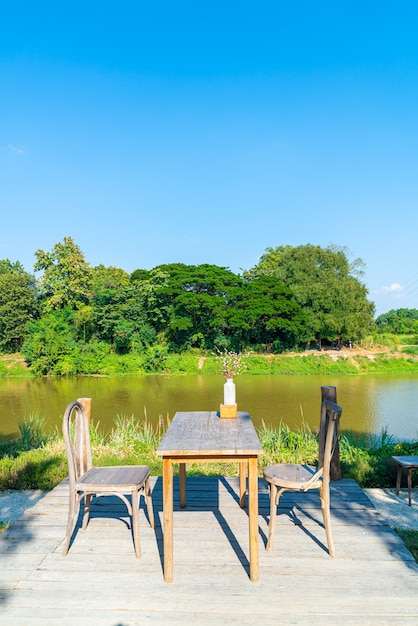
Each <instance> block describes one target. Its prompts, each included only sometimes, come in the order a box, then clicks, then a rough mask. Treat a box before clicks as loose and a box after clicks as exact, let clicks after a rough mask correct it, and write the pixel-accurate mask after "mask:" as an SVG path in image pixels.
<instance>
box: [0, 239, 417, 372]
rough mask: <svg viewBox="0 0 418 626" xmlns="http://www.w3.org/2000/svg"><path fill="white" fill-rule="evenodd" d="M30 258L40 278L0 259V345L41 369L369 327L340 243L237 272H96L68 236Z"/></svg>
mask: <svg viewBox="0 0 418 626" xmlns="http://www.w3.org/2000/svg"><path fill="white" fill-rule="evenodd" d="M35 259H36V262H35V264H34V271H35V272H38V273H40V277H39V278H38V279H35V277H34V275H32V274H30V273H28V272H27V271H25V269H24V268H23V266H22V265H21V263H20V262H19V261H16V262H11V261H10V260H9V259H5V260H0V351H1V352H2V353H12V352H18V351H21V352H22V353H23V354H24V356H25V358H26V360H27V362H28V364H29V365H30V366H31V367H32V369H33V371H34V372H35V373H37V374H48V373H95V370H96V368H97V362H98V361H100V359H101V358H104V357H105V355H107V354H109V353H115V354H118V355H128V354H131V355H132V354H134V355H141V356H142V358H143V360H144V363H148V367H149V369H150V370H152V369H153V368H155V366H156V362H157V361H158V359H161V358H162V356H163V355H164V354H167V353H182V352H186V351H190V350H193V349H194V350H199V351H201V352H202V353H205V352H208V351H213V350H215V349H217V350H223V349H228V350H234V351H243V350H248V349H250V350H253V351H256V352H261V351H264V352H274V353H281V352H284V351H287V350H298V349H305V348H306V347H321V346H322V345H323V344H324V342H325V343H328V344H338V345H341V344H343V343H345V342H349V341H350V342H358V341H360V340H361V339H362V338H363V337H364V336H365V334H368V333H370V330H371V328H372V326H373V325H374V323H375V322H374V321H373V316H374V310H375V309H374V304H373V303H372V302H370V301H369V300H368V298H367V296H368V294H367V289H366V287H365V285H364V284H363V283H362V281H361V278H362V275H363V274H362V273H363V263H362V261H361V260H360V259H357V260H355V261H354V262H350V261H349V259H348V258H347V254H346V252H345V250H344V249H343V248H339V247H336V246H329V247H327V248H321V247H320V246H314V245H304V246H297V247H292V246H279V247H277V248H274V249H273V248H268V249H267V250H266V252H265V253H264V254H263V255H262V257H261V258H260V261H259V262H258V263H257V265H255V266H254V267H253V268H251V269H250V270H247V271H244V272H243V273H242V274H235V273H234V272H232V271H231V270H229V269H228V268H226V267H218V266H216V265H210V264H203V265H185V264H183V263H171V264H164V265H159V266H157V267H155V268H153V269H151V270H146V269H137V270H135V271H134V272H132V273H131V274H128V273H127V272H126V271H124V270H123V269H121V268H117V267H105V266H103V265H99V266H97V267H92V266H91V265H90V264H89V263H88V262H87V261H86V259H85V257H84V254H83V252H82V251H81V249H80V248H79V246H78V245H77V244H76V243H75V242H74V241H73V239H72V238H71V237H65V238H64V239H63V241H62V242H59V243H56V244H55V245H54V246H53V248H52V249H51V250H50V251H48V252H45V251H43V250H37V251H36V252H35ZM415 320H416V318H415ZM378 321H379V320H377V321H376V323H377V322H378ZM385 324H386V326H387V325H388V324H390V320H388V319H385ZM65 363H66V364H67V365H65ZM77 363H79V366H77Z"/></svg>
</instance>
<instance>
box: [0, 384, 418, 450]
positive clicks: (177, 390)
mask: <svg viewBox="0 0 418 626" xmlns="http://www.w3.org/2000/svg"><path fill="white" fill-rule="evenodd" d="M235 382H236V388H237V403H238V409H239V410H246V411H248V412H249V413H250V415H251V417H252V419H253V422H254V424H255V426H256V427H259V426H261V425H262V422H264V423H265V424H266V425H271V426H277V425H278V424H280V422H281V421H282V422H283V423H285V424H287V425H288V426H290V428H292V429H297V428H298V427H300V426H301V424H302V423H303V422H305V423H307V424H308V425H309V426H310V428H312V429H315V428H316V427H317V425H318V420H319V405H320V400H321V386H322V385H335V386H336V388H337V400H338V402H339V404H341V406H342V407H343V415H342V420H341V429H342V430H353V431H357V432H362V433H372V434H380V433H381V432H382V430H383V429H387V432H388V434H390V435H393V436H394V437H396V438H397V439H401V440H416V439H418V376H417V375H410V376H405V375H390V376H387V375H381V376H369V375H364V376H299V375H298V376H280V375H262V376H254V375H248V374H247V375H245V374H243V375H240V376H238V377H237V378H236V380H235ZM223 383H224V379H223V378H222V377H221V376H218V375H190V376H160V375H149V376H142V377H138V376H126V377H110V378H95V377H74V378H0V436H3V437H4V436H6V437H10V436H15V435H16V434H17V433H18V424H19V422H20V421H21V420H22V419H24V418H27V417H28V416H30V415H31V414H38V415H39V416H41V417H44V418H45V420H46V426H47V428H48V429H49V430H53V429H55V428H59V429H60V428H61V419H62V415H63V412H64V410H65V407H66V405H67V404H68V403H69V402H71V401H72V400H75V399H76V398H85V397H86V398H87V397H88V398H92V412H91V416H92V419H93V421H94V422H95V423H97V422H99V421H100V427H101V428H102V429H103V430H105V431H109V430H110V429H111V428H112V423H113V420H114V418H115V417H116V415H118V414H119V415H127V416H131V415H134V416H135V417H136V418H139V419H142V418H143V417H144V415H145V414H146V415H147V418H148V421H149V422H151V423H153V424H156V423H157V422H158V419H159V416H160V415H162V416H163V417H164V418H166V417H167V416H168V417H170V418H172V417H173V416H174V413H175V412H176V411H198V410H219V404H220V403H221V402H222V398H223Z"/></svg>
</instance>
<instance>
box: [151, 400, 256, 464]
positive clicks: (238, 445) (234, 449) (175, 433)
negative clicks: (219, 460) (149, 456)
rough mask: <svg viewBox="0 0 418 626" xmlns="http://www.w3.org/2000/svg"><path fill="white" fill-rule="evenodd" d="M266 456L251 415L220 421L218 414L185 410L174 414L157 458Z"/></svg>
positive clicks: (241, 414)
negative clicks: (177, 456)
mask: <svg viewBox="0 0 418 626" xmlns="http://www.w3.org/2000/svg"><path fill="white" fill-rule="evenodd" d="M211 454H213V455H216V456H221V455H233V456H235V455H237V456H238V455H244V456H245V455H251V456H259V455H261V454H263V449H262V447H261V443H260V440H259V438H258V435H257V433H256V430H255V428H254V425H253V423H252V421H251V418H250V416H249V414H248V413H246V412H245V411H238V416H237V417H236V418H229V419H228V418H220V417H219V413H217V412H216V411H183V412H178V413H176V414H175V416H174V418H173V421H172V422H171V424H170V426H169V428H168V430H167V432H166V434H165V435H164V437H163V440H162V441H161V443H160V445H159V446H158V448H157V455H158V456H176V455H179V456H186V457H187V456H191V457H196V456H205V455H211Z"/></svg>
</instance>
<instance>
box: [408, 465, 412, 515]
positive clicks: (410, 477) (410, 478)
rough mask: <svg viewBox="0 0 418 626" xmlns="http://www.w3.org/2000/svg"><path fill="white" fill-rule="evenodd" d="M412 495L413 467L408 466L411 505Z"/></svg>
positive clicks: (409, 502)
mask: <svg viewBox="0 0 418 626" xmlns="http://www.w3.org/2000/svg"><path fill="white" fill-rule="evenodd" d="M411 496H412V467H408V504H409V506H411Z"/></svg>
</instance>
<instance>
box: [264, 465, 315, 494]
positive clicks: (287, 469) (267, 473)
mask: <svg viewBox="0 0 418 626" xmlns="http://www.w3.org/2000/svg"><path fill="white" fill-rule="evenodd" d="M317 471H318V468H317V467H313V466H312V465H297V464H291V463H287V464H286V463H283V464H282V463H280V464H278V465H270V466H269V467H266V469H265V470H264V478H265V479H266V480H267V482H270V483H273V484H274V485H276V486H277V487H282V488H286V489H303V487H304V485H306V483H307V482H308V481H310V480H311V479H312V477H313V476H314V475H315V474H316V473H317ZM321 482H322V479H321V478H318V480H315V481H314V482H313V483H311V484H310V488H315V487H320V485H321Z"/></svg>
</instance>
